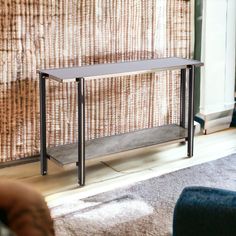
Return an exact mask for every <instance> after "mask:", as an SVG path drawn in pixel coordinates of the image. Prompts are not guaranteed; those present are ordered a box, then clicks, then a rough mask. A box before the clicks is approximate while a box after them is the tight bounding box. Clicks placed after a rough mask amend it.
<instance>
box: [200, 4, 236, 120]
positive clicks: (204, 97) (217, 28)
mask: <svg viewBox="0 0 236 236" xmlns="http://www.w3.org/2000/svg"><path fill="white" fill-rule="evenodd" d="M203 7H204V8H203V34H202V37H203V38H202V61H203V62H204V63H205V66H204V67H203V68H202V70H201V98H200V114H201V116H202V117H204V116H207V115H209V114H214V113H219V112H223V111H227V110H230V109H233V107H234V82H235V28H236V27H235V25H236V18H235V15H236V0H204V3H203Z"/></svg>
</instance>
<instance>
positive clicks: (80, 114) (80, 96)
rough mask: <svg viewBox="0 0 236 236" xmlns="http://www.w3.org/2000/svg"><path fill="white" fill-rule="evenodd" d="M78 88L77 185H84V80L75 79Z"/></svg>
mask: <svg viewBox="0 0 236 236" xmlns="http://www.w3.org/2000/svg"><path fill="white" fill-rule="evenodd" d="M76 81H77V86H78V162H77V166H78V183H79V185H80V186H84V185H85V99H84V78H76Z"/></svg>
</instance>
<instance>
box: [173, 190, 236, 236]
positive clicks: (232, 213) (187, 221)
mask: <svg viewBox="0 0 236 236" xmlns="http://www.w3.org/2000/svg"><path fill="white" fill-rule="evenodd" d="M183 235H186V236H188V235H191V236H195V235H198V236H213V235H214V236H218V235H219V236H222V235H227V236H231V235H232V236H235V235H236V192H233V191H227V190H222V189H215V188H206V187H187V188H185V189H184V190H183V192H182V193H181V195H180V197H179V199H178V201H177V203H176V206H175V210H174V222H173V236H183Z"/></svg>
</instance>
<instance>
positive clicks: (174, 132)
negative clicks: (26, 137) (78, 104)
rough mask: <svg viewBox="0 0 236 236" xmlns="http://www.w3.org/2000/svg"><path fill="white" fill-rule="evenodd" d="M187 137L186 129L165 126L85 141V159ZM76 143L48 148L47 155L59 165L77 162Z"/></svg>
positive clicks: (176, 126)
mask: <svg viewBox="0 0 236 236" xmlns="http://www.w3.org/2000/svg"><path fill="white" fill-rule="evenodd" d="M186 137H187V129H185V128H182V127H180V126H178V125H165V126H160V127H156V128H151V129H143V130H138V131H134V132H130V133H125V134H118V135H113V136H109V137H103V138H98V139H93V140H89V141H86V144H85V158H86V159H91V158H95V157H100V156H105V155H109V154H114V153H118V152H124V151H128V150H132V149H137V148H142V147H147V146H153V145H157V144H161V143H165V142H170V141H174V140H180V139H184V138H186ZM77 149H78V146H77V143H75V144H67V145H62V146H58V147H54V148H48V150H47V153H48V155H49V157H50V159H52V160H53V161H55V162H56V163H58V164H59V165H62V166H64V165H68V164H72V163H75V162H77V159H78V156H77Z"/></svg>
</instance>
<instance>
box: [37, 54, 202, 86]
mask: <svg viewBox="0 0 236 236" xmlns="http://www.w3.org/2000/svg"><path fill="white" fill-rule="evenodd" d="M192 65H193V66H196V67H199V66H203V63H202V62H200V61H196V60H191V59H183V58H177V57H170V58H160V59H148V60H139V61H126V62H119V63H107V64H94V65H88V66H78V67H68V68H67V67H64V68H57V69H43V70H39V71H38V72H39V73H43V74H46V75H47V76H49V77H50V78H52V79H55V80H58V81H60V82H69V81H75V80H76V79H79V78H85V79H95V78H104V77H114V76H123V75H130V74H143V73H152V72H158V71H162V70H174V69H185V68H187V67H188V66H192Z"/></svg>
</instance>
